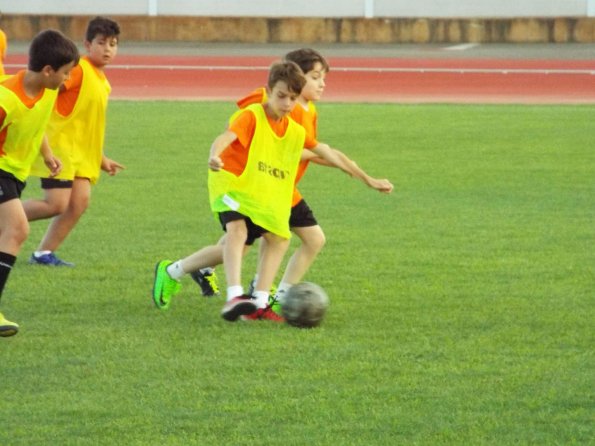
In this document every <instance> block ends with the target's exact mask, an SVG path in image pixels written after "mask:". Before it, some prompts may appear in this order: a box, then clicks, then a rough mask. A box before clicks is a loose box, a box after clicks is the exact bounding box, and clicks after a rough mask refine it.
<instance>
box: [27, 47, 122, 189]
mask: <svg viewBox="0 0 595 446" xmlns="http://www.w3.org/2000/svg"><path fill="white" fill-rule="evenodd" d="M79 64H80V66H81V68H82V70H83V81H82V84H81V89H80V91H79V95H78V97H77V100H76V104H75V105H74V108H73V109H72V111H71V112H70V114H69V115H68V116H62V115H61V114H59V113H58V111H57V110H56V109H54V111H53V113H52V116H51V118H50V122H49V124H48V128H47V135H48V139H49V142H50V146H51V147H52V150H53V152H54V155H56V157H58V158H60V160H61V161H62V165H63V167H62V172H60V174H59V175H58V176H57V177H56V178H58V179H64V180H72V179H73V178H74V177H75V176H77V177H83V178H89V179H90V180H91V183H92V184H95V183H96V182H97V180H98V179H99V175H100V173H101V158H102V156H103V141H104V137H105V114H106V110H107V103H108V97H109V94H110V92H111V86H110V84H109V82H108V80H107V79H106V78H105V76H103V74H101V73H99V72H98V71H97V69H96V68H94V67H93V66H92V65H91V63H90V62H89V61H88V60H87V59H86V58H84V57H83V58H81V60H80V62H79ZM31 175H35V176H39V177H42V178H45V177H48V176H49V170H48V169H47V168H46V167H45V165H44V164H43V162H42V160H41V159H38V160H36V161H35V164H34V165H33V167H32V168H31Z"/></svg>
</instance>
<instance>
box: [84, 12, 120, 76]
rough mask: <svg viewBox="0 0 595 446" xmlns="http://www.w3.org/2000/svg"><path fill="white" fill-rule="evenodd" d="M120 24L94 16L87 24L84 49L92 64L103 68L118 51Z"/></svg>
mask: <svg viewBox="0 0 595 446" xmlns="http://www.w3.org/2000/svg"><path fill="white" fill-rule="evenodd" d="M119 38H120V26H119V25H118V24H117V23H116V22H114V21H113V20H111V19H108V18H105V17H95V18H94V19H93V20H91V21H90V22H89V25H88V26H87V33H86V35H85V49H86V50H87V57H88V58H89V60H90V61H91V63H92V64H93V65H95V66H96V67H99V68H103V67H104V66H105V65H107V64H109V63H110V62H111V61H112V59H113V58H114V57H116V54H117V53H118V40H119Z"/></svg>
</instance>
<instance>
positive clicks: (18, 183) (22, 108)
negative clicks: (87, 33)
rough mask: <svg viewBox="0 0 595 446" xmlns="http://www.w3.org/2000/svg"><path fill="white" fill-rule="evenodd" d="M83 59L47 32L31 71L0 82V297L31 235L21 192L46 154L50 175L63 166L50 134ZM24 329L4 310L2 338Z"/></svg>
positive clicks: (32, 53)
mask: <svg viewBox="0 0 595 446" xmlns="http://www.w3.org/2000/svg"><path fill="white" fill-rule="evenodd" d="M78 59H79V54H78V50H77V48H76V45H75V44H74V43H73V42H71V41H70V40H69V39H67V38H66V37H64V35H62V34H61V33H60V32H58V31H54V30H46V31H42V32H41V33H39V34H38V35H37V36H36V37H35V38H34V39H33V41H32V42H31V46H30V48H29V63H28V68H27V70H22V71H19V72H18V73H16V74H15V75H14V76H10V77H8V78H7V79H6V80H4V81H2V82H1V83H0V296H1V295H2V291H3V290H4V286H5V285H6V281H7V280H8V276H9V274H10V271H11V269H12V267H13V265H14V263H15V261H16V256H17V254H18V252H19V251H20V249H21V246H22V244H23V243H24V241H25V239H26V238H27V236H28V235H29V223H28V222H27V217H26V215H25V211H24V209H23V205H22V203H21V200H20V196H21V193H22V191H23V189H24V187H25V180H26V179H27V176H28V175H29V171H30V169H31V164H32V163H33V161H34V160H35V158H36V157H37V156H38V154H39V153H40V152H41V156H42V158H43V161H44V163H45V165H46V166H47V168H48V171H49V172H50V175H57V174H58V173H59V172H60V169H61V167H62V165H61V163H60V161H59V160H58V159H56V158H55V157H54V155H53V153H52V151H51V149H50V146H49V145H48V144H47V141H46V140H45V137H44V132H45V128H46V125H47V123H48V120H49V118H50V114H51V112H52V108H53V107H54V103H55V101H56V95H57V89H58V88H59V87H60V85H62V83H63V82H64V81H65V80H66V79H68V76H69V74H70V70H72V68H73V67H74V65H75V64H76V63H77V62H78ZM18 330H19V326H18V325H17V324H16V323H14V322H10V321H8V320H7V319H5V318H4V316H3V315H2V314H1V313H0V336H4V337H5V336H12V335H14V334H16V333H17V332H18Z"/></svg>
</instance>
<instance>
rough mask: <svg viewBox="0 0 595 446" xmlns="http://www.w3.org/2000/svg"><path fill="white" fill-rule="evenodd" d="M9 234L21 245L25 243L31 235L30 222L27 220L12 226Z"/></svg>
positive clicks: (15, 242)
mask: <svg viewBox="0 0 595 446" xmlns="http://www.w3.org/2000/svg"><path fill="white" fill-rule="evenodd" d="M9 236H10V238H11V239H12V241H13V243H14V244H16V245H19V246H21V245H22V244H23V243H25V240H27V237H29V223H27V222H25V223H24V224H22V225H19V226H17V227H15V228H12V229H11V230H10V231H9Z"/></svg>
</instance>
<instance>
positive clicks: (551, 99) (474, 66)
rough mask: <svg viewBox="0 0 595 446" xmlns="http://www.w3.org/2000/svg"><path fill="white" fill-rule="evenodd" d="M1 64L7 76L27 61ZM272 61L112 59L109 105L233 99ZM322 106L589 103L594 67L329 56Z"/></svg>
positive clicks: (594, 95)
mask: <svg viewBox="0 0 595 446" xmlns="http://www.w3.org/2000/svg"><path fill="white" fill-rule="evenodd" d="M25 60H26V57H25V56H24V55H13V56H9V58H8V59H7V61H6V63H7V65H6V66H7V71H8V72H14V71H15V70H16V69H17V68H18V67H19V65H22V64H24V63H25ZM274 60H275V58H273V57H261V56H259V57H253V56H216V57H213V56H157V55H155V56H153V55H151V56H145V55H143V56H140V55H122V54H120V55H118V58H117V59H116V62H115V63H114V64H113V65H110V66H109V67H108V68H107V69H106V72H107V73H108V77H109V79H110V82H111V84H112V87H113V89H112V99H135V100H136V99H147V100H149V99H168V100H169V99H173V100H235V99H237V98H239V97H241V96H243V95H245V94H246V93H247V92H249V91H251V90H252V89H254V88H256V87H258V86H262V85H264V84H265V82H266V74H267V69H268V66H269V65H270V64H271V63H272V62H273V61H274ZM329 62H330V64H331V67H332V68H331V72H330V73H329V74H328V76H327V87H326V90H325V93H324V98H323V99H324V100H325V101H336V102H340V101H353V102H393V103H404V102H418V103H422V102H426V103H427V102H435V103H444V102H452V103H535V104H540V103H552V104H569V103H574V104H580V103H590V104H592V103H595V61H587V60H518V59H403V58H371V57H370V58H369V57H349V58H346V57H335V58H329Z"/></svg>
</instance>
